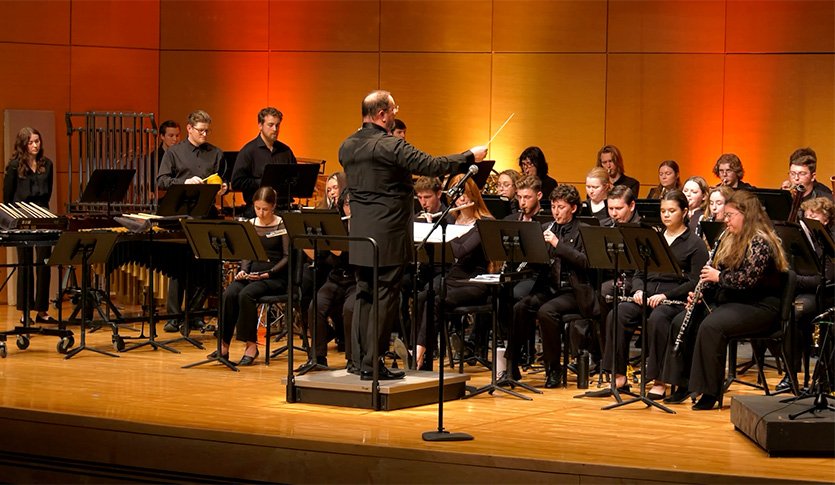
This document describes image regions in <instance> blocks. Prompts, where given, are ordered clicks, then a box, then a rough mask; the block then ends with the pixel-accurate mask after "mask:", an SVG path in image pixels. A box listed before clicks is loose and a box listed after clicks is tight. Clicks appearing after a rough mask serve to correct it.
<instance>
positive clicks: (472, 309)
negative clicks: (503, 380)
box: [438, 300, 493, 374]
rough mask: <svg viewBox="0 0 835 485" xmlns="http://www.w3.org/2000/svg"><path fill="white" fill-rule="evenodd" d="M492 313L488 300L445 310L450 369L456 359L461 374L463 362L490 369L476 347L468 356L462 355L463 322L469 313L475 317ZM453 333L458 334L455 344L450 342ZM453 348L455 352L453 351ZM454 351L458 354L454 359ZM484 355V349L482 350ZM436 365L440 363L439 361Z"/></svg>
mask: <svg viewBox="0 0 835 485" xmlns="http://www.w3.org/2000/svg"><path fill="white" fill-rule="evenodd" d="M492 314H493V303H492V302H491V301H490V300H488V301H487V303H484V304H482V305H464V306H459V307H455V308H452V309H449V310H447V311H446V317H447V322H448V325H449V330H446V328H445V329H444V330H445V333H446V335H444V338H446V339H447V342H448V347H449V349H450V352H449V367H450V368H451V369H454V368H455V362H456V360H457V361H458V372H459V373H461V374H463V373H464V364H465V363H467V364H469V365H476V364H481V365H483V366H484V367H487V368H488V369H492V366H491V364H490V362H489V361H487V359H485V358H484V357H482V354H481V353H480V352H478V349H475V350H476V351H474V352H473V354H472V355H470V356H468V357H464V349H465V344H464V322H465V321H466V318H467V317H468V316H470V315H472V316H474V317H476V318H477V316H478V315H492ZM453 334H457V335H459V336H460V337H459V339H458V340H459V342H457V345H453V344H452V336H453ZM453 350H454V351H455V352H453ZM454 353H457V354H458V358H457V359H456V358H455V356H454V355H453V354H454ZM484 355H486V351H485V352H484ZM438 365H442V363H439V364H438Z"/></svg>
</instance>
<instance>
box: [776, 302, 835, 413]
mask: <svg viewBox="0 0 835 485" xmlns="http://www.w3.org/2000/svg"><path fill="white" fill-rule="evenodd" d="M826 315H832V316H835V308H830V309H829V310H827V311H825V312H824V313H822V314H820V315H818V316H817V317H816V318H815V320H814V321H817V323H818V325H821V324H823V323H827V326H826V329H825V330H824V334H823V338H822V339H821V345H820V349H821V356H820V357H819V358H818V362H817V364H815V371H814V373H813V374H812V383H813V386H812V387H813V388H814V389H815V391H814V394H812V393H811V389H810V391H809V392H808V393H804V394H801V395H799V396H797V397H793V398H790V399H784V400H782V401H780V402H781V403H794V402H797V401H800V400H802V399H808V398H810V397H814V398H815V400H814V402H813V403H812V405H811V406H810V407H809V408H807V409H804V410H803V411H800V412H797V413H794V414H790V415H789V420H791V421H794V420H795V419H797V418H799V417H800V416H803V415H804V414H811V415H813V416H814V415H815V414H816V413H820V412H823V411H833V412H835V406H833V405H832V404H830V403H829V400H828V396H827V393H826V392H825V389H826V388H827V387H829V383H827V382H826V381H827V380H828V379H829V375H830V374H829V373H830V372H831V371H832V369H829V361H830V359H831V358H832V355H829V356H825V355H823V353H824V352H825V351H826V350H827V345H828V346H829V353H830V354H832V353H833V352H835V342H833V339H832V325H833V322H832V321H829V322H824V321H823V318H825V317H826Z"/></svg>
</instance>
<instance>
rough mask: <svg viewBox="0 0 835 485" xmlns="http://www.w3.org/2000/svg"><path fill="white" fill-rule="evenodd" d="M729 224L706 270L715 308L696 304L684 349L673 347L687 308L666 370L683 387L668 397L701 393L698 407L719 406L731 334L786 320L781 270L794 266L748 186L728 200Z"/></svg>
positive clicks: (706, 289) (676, 325) (675, 399)
mask: <svg viewBox="0 0 835 485" xmlns="http://www.w3.org/2000/svg"><path fill="white" fill-rule="evenodd" d="M725 224H726V226H727V228H726V230H725V233H724V236H723V237H722V239H721V241H719V242H717V246H718V249H717V250H716V252H715V255H714V257H713V261H712V263H711V264H710V265H705V266H704V267H703V268H702V271H701V274H700V281H701V282H702V285H703V288H702V289H703V291H702V294H703V296H704V298H703V299H704V302H706V303H708V304H710V305H711V306H712V309H713V310H712V311H711V312H710V313H707V311H706V309H705V305H704V304H703V303H699V304H698V305H696V306H695V307H694V309H693V311H692V315H691V317H690V320H689V321H688V326H687V328H686V330H685V333H684V335H683V338H684V339H683V342H682V344H681V349H680V350H681V352H674V351H673V347H674V345H673V343H674V341H675V339H676V337H677V336H678V333H679V329H680V328H681V326H682V323H683V321H684V320H685V316H686V315H687V312H684V313H680V314H679V315H678V316H676V317H675V318H674V319H673V328H672V329H671V332H670V339H669V343H668V345H667V355H666V360H665V363H664V369H663V371H662V378H661V380H662V381H664V382H668V383H670V384H673V385H676V386H678V389H677V390H676V391H675V392H674V393H673V395H671V396H669V397H668V398H667V399H666V400H665V402H670V403H679V402H683V401H684V400H685V399H686V398H687V396H688V395H689V394H691V393H695V394H700V395H701V398H700V399H699V401H698V402H697V403H696V404H695V405H694V406H693V409H694V410H707V409H713V407H714V406H715V405H716V402H717V399H718V396H719V394H720V393H721V392H722V386H723V385H724V383H723V380H722V376H723V372H724V370H725V360H726V353H727V346H728V339H729V338H733V337H740V336H745V335H756V334H762V333H766V332H769V331H772V330H776V329H777V328H778V326H779V324H780V305H781V295H782V291H783V290H782V288H781V285H782V282H783V277H782V276H781V273H785V272H786V271H787V270H788V267H789V265H788V262H787V260H786V256H785V253H784V252H783V247H782V245H781V243H780V241H779V239H778V237H777V235H776V234H775V233H774V230H773V229H772V227H771V222H770V221H769V219H768V216H767V215H766V214H765V211H764V210H763V208H762V205H761V204H760V201H759V199H757V197H756V196H755V195H754V194H752V193H751V192H749V191H747V190H738V191H736V192H735V193H734V194H733V195H732V196H731V198H730V199H728V202H727V203H726V205H725ZM691 299H692V293H691V294H690V296H688V301H690V300H691ZM731 365H734V363H731Z"/></svg>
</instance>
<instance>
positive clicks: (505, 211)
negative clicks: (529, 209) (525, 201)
mask: <svg viewBox="0 0 835 485" xmlns="http://www.w3.org/2000/svg"><path fill="white" fill-rule="evenodd" d="M482 198H483V199H484V205H486V206H487V210H489V211H490V214H492V215H493V217H495V218H496V219H504V218H505V217H507V216H509V215H510V214H511V212H513V207H512V205H511V202H510V199H508V198H506V197H501V196H498V195H485V196H482Z"/></svg>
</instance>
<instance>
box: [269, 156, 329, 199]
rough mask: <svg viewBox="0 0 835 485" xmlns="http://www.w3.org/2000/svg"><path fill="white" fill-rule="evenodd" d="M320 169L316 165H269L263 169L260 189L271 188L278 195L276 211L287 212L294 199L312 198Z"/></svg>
mask: <svg viewBox="0 0 835 485" xmlns="http://www.w3.org/2000/svg"><path fill="white" fill-rule="evenodd" d="M320 168H321V165H319V164H318V163H317V164H314V163H270V164H267V165H266V166H265V167H264V174H263V175H262V176H261V187H272V188H273V189H274V190H275V192H276V193H277V194H278V204H276V209H277V210H281V209H283V210H287V209H289V208H290V203H291V202H292V200H293V198H294V197H296V198H299V199H309V198H310V197H312V196H313V191H314V190H315V189H316V181H317V180H318V179H319V169H320Z"/></svg>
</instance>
